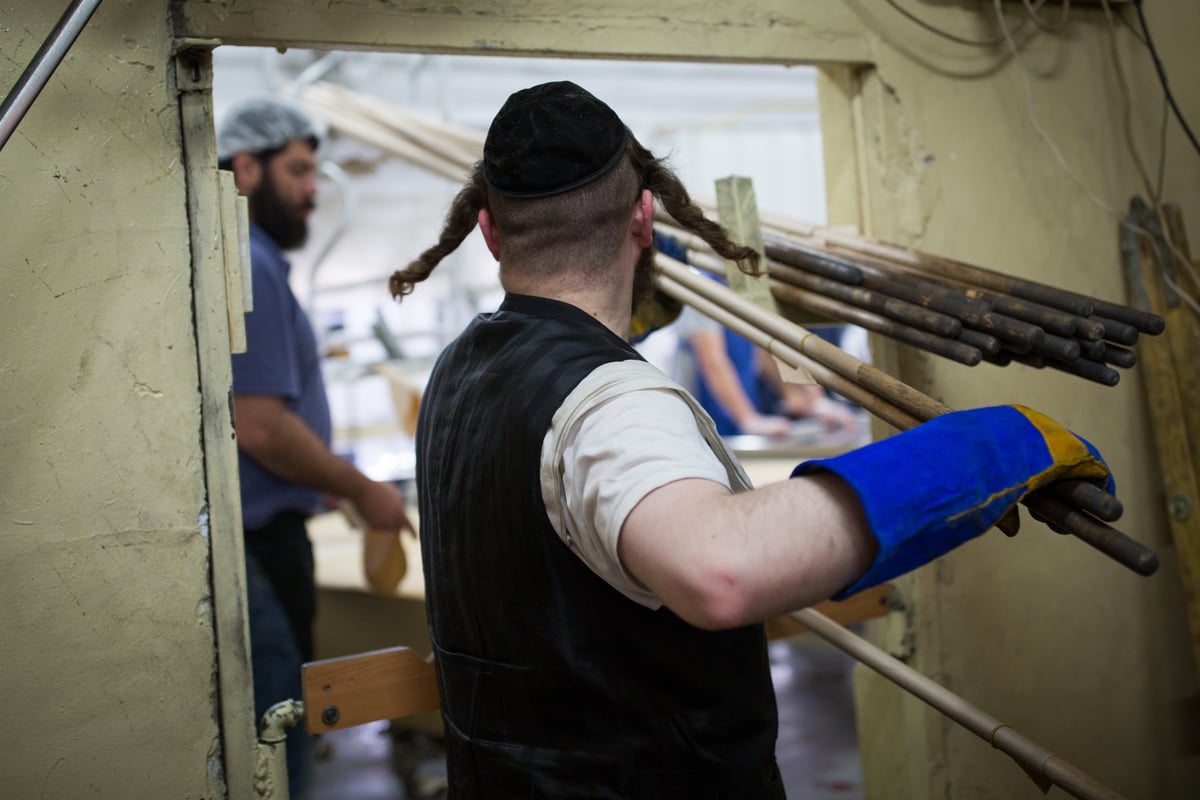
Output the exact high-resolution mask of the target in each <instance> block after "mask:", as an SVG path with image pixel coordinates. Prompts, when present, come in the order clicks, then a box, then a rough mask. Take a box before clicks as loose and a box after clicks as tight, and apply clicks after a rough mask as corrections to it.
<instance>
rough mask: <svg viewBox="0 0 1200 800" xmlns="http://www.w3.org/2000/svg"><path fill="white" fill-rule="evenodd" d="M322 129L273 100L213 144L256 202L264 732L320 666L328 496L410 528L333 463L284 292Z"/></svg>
mask: <svg viewBox="0 0 1200 800" xmlns="http://www.w3.org/2000/svg"><path fill="white" fill-rule="evenodd" d="M317 145H318V134H317V129H316V127H315V126H314V125H313V122H312V120H311V119H309V117H308V116H307V115H305V114H304V113H303V112H302V111H300V110H299V109H297V108H295V107H293V106H291V105H289V104H286V103H282V102H280V101H277V100H273V99H255V100H251V101H248V102H246V103H243V104H241V105H239V106H237V107H236V108H234V109H233V110H232V111H231V112H230V113H229V114H228V116H227V117H226V118H225V119H224V121H223V122H222V124H221V126H220V128H219V130H218V132H217V157H218V161H219V162H220V165H221V167H222V168H223V169H232V170H233V174H234V179H235V181H236V183H237V188H238V192H239V193H241V194H243V195H245V196H246V197H247V199H248V205H249V211H250V260H251V270H252V273H253V274H252V278H253V287H254V311H252V312H251V313H249V314H247V315H246V343H247V351H246V352H245V353H242V354H239V355H235V356H233V393H234V398H233V402H234V427H235V430H236V433H237V440H238V472H239V478H240V482H241V498H242V524H243V528H244V535H245V544H246V582H247V596H248V604H249V612H250V646H251V660H252V662H253V668H254V705H255V713H256V715H257V717H258V718H259V719H261V718H262V714H263V712H265V711H266V710H267V709H268V708H270V707H271V706H272V705H274V704H275V703H277V702H279V701H280V700H285V699H288V698H299V697H300V696H301V683H300V665H301V664H302V663H303V662H304V661H308V660H311V659H312V657H313V637H312V623H313V619H314V617H315V615H316V584H315V578H314V569H313V554H312V545H311V543H310V542H309V539H308V532H307V529H306V524H305V523H306V521H307V519H308V518H309V517H310V516H311V515H312V514H313V513H315V512H316V511H318V510H320V509H321V507H322V506H323V504H324V501H325V499H326V496H327V495H331V496H333V497H337V498H346V499H348V500H350V501H351V502H353V504H354V505H355V507H356V508H357V509H358V512H359V513H360V514H361V516H362V517H363V518H364V520H365V521H366V523H367V524H368V526H369V527H371V528H381V529H384V530H397V529H400V528H404V527H410V526H409V523H408V520H407V518H406V516H405V509H404V499H403V496H402V495H401V493H400V492H399V491H398V490H397V489H396V488H395V487H394V486H392V485H391V484H388V483H382V482H378V481H372V480H370V479H368V478H367V477H366V476H365V475H363V474H362V473H361V472H359V471H358V470H357V469H355V468H354V466H353V465H352V464H350V462H349V461H347V460H345V459H343V458H341V457H339V456H337V455H335V454H334V453H333V452H331V450H330V437H331V429H332V424H331V420H330V416H329V404H328V401H327V399H326V396H325V387H324V384H323V383H322V378H321V370H320V356H319V353H318V351H317V340H316V336H315V335H314V333H313V329H312V326H311V325H310V324H309V321H308V317H307V316H306V315H305V313H304V309H302V308H301V307H300V304H299V302H298V301H297V300H296V297H295V295H294V294H293V293H292V290H291V287H290V286H289V285H288V275H289V271H290V268H291V266H290V264H289V263H288V261H287V260H286V259H285V258H284V256H283V251H285V250H291V249H294V248H297V247H300V246H301V245H302V244H303V243H304V241H305V238H306V237H307V234H308V224H307V218H308V215H309V213H310V212H311V211H312V209H313V208H314V207H315V197H316V191H317V190H316V182H315V171H316V165H317V161H316V149H317ZM310 751H311V745H310V739H309V737H308V736H307V735H306V734H305V733H304V731H303V728H300V727H297V728H293V729H291V731H290V732H289V734H288V742H287V757H288V780H289V786H290V789H291V795H292V796H293V797H298V796H299V794H300V793H301V791H302V789H303V786H304V781H305V777H306V773H307V766H308V762H309V758H310Z"/></svg>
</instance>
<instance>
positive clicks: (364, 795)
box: [304, 635, 863, 800]
mask: <svg viewBox="0 0 1200 800" xmlns="http://www.w3.org/2000/svg"><path fill="white" fill-rule="evenodd" d="M812 639H813V637H812V636H811V635H810V636H806V637H801V638H800V639H798V640H795V641H794V642H792V643H786V642H775V643H773V644H772V645H771V673H772V676H773V677H774V679H775V691H776V694H777V696H778V702H779V745H778V749H777V758H778V760H779V768H780V770H781V772H782V773H783V778H784V784H785V785H786V786H787V795H788V798H789V800H862V797H863V790H862V767H861V763H860V761H859V755H858V747H857V742H856V736H855V730H854V704H853V697H852V695H851V687H850V670H851V667H852V665H853V662H852V661H851V659H850V658H849V657H848V656H846V655H843V654H842V653H840V652H838V651H834V650H831V649H828V648H826V647H824V646H823V645H822V644H820V643H819V642H814V641H811V640H812ZM416 747H417V748H418V749H419V748H420V747H421V743H417V745H416ZM319 749H320V750H322V751H323V753H324V755H323V758H321V759H320V760H319V761H318V762H317V763H316V765H315V768H314V773H313V776H312V782H311V785H310V786H309V788H308V791H307V792H306V794H305V797H304V800H413V798H412V797H410V795H409V794H408V790H407V789H406V787H405V785H404V783H403V781H402V780H401V779H400V777H399V775H398V774H397V772H396V770H395V769H394V767H393V744H392V737H391V735H390V734H389V732H388V726H387V723H385V722H383V723H376V724H371V725H361V726H359V727H357V728H348V729H346V730H342V731H335V732H334V733H332V734H327V735H325V736H323V737H322V742H321V745H320V748H319ZM409 751H410V752H411V746H410V749H409ZM417 760H418V761H419V762H420V763H419V766H418V767H417V768H416V770H415V773H416V778H417V779H418V780H425V781H426V783H425V785H426V786H428V785H432V784H436V783H437V781H438V778H439V777H440V774H441V773H440V771H439V770H440V768H441V767H442V765H441V763H440V762H439V761H438V760H437V759H436V758H424V759H417ZM411 789H412V790H413V795H417V796H428V795H424V794H423V792H422V787H421V786H414V787H411Z"/></svg>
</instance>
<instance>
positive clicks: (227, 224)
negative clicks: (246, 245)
mask: <svg viewBox="0 0 1200 800" xmlns="http://www.w3.org/2000/svg"><path fill="white" fill-rule="evenodd" d="M217 182H218V187H219V189H220V192H219V193H220V198H221V249H222V253H223V256H224V257H223V259H222V264H223V266H224V269H225V310H226V313H227V314H228V315H229V352H230V353H244V352H246V312H245V308H246V304H245V302H244V301H243V299H242V289H243V287H244V286H245V284H244V282H243V280H242V273H243V272H248V271H249V270H250V263H249V261H247V262H245V263H243V262H242V244H241V240H240V231H239V230H238V190H237V184H236V183H235V182H234V180H233V173H232V172H228V171H226V170H220V171H219V172H218V173H217Z"/></svg>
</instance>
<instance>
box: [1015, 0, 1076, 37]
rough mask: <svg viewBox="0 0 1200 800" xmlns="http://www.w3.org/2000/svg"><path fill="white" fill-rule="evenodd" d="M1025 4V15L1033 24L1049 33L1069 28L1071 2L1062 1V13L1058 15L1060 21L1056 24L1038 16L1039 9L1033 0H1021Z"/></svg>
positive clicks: (1067, 0)
mask: <svg viewBox="0 0 1200 800" xmlns="http://www.w3.org/2000/svg"><path fill="white" fill-rule="evenodd" d="M1021 2H1022V3H1024V4H1025V13H1026V14H1028V15H1029V18H1030V19H1031V20H1033V23H1034V24H1035V25H1037V26H1038V27H1039V28H1041V29H1042V30H1044V31H1046V32H1047V33H1058V32H1059V31H1061V30H1062V29H1063V28H1065V27H1066V26H1067V18H1068V17H1069V16H1070V15H1071V0H1062V11H1060V12H1059V13H1058V19H1056V20H1055V21H1054V22H1046V21H1045V20H1043V19H1042V18H1041V17H1040V16H1038V10H1037V7H1036V6H1034V4H1033V0H1021Z"/></svg>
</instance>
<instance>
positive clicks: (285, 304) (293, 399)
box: [233, 223, 332, 530]
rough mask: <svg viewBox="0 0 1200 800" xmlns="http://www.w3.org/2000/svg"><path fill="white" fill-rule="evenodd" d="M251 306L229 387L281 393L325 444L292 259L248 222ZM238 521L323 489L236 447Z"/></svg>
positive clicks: (320, 392)
mask: <svg viewBox="0 0 1200 800" xmlns="http://www.w3.org/2000/svg"><path fill="white" fill-rule="evenodd" d="M250 264H251V273H252V276H253V285H254V310H253V311H251V312H250V313H249V314H247V315H246V346H247V347H246V352H245V353H239V354H236V355H234V356H233V392H234V394H259V395H273V396H276V397H282V398H284V400H285V401H286V403H287V407H288V408H289V409H290V410H291V411H293V412H294V413H296V414H297V415H298V416H299V417H300V419H302V420H304V423H305V424H306V425H308V427H309V428H311V429H312V431H313V432H314V433H316V434H317V436H318V437H320V438H321V440H322V441H323V442H325V444H326V445H329V443H330V433H331V428H332V425H331V422H330V418H329V401H328V400H327V399H326V397H325V384H324V382H323V381H322V379H321V362H320V358H319V357H318V355H317V338H316V336H315V335H314V334H313V329H312V325H310V324H309V322H308V316H307V315H306V314H305V313H304V309H302V308H301V307H300V303H299V302H298V301H297V300H296V296H295V295H294V294H293V293H292V289H291V286H289V285H288V274H289V273H290V272H291V268H292V265H291V264H290V263H289V262H288V261H287V259H285V258H284V257H283V251H281V250H280V249H279V245H277V244H275V241H274V240H273V239H271V237H270V236H268V235H267V234H266V233H265V232H264V231H263V230H262V229H261V228H259V227H258V226H257V225H255V224H253V223H251V225H250ZM238 472H239V475H240V477H241V485H242V525H243V527H244V528H245V529H246V530H252V529H254V528H261V527H262V526H263V525H265V524H266V523H267V522H268V521H269V520H270V519H271V517H273V516H274V515H275V514H277V513H279V512H281V511H299V512H302V513H306V514H311V513H313V512H314V511H316V510H317V509H318V508H319V507H320V505H321V502H322V500H323V498H324V493H323V492H321V491H319V490H317V489H310V488H308V487H306V486H300V485H299V484H295V483H289V482H288V481H285V480H283V479H281V478H279V477H277V476H276V475H274V474H273V473H271V472H269V471H268V470H266V469H265V468H264V467H262V466H260V465H259V464H258V462H256V461H254V460H253V459H252V458H250V457H249V456H247V455H246V454H245V453H244V452H242V450H241V449H240V448H239V449H238Z"/></svg>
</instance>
